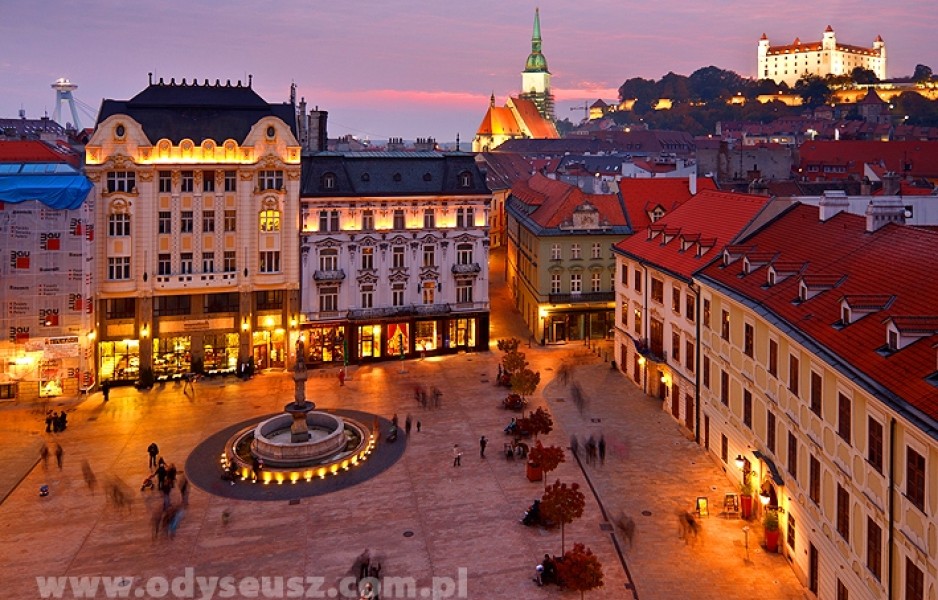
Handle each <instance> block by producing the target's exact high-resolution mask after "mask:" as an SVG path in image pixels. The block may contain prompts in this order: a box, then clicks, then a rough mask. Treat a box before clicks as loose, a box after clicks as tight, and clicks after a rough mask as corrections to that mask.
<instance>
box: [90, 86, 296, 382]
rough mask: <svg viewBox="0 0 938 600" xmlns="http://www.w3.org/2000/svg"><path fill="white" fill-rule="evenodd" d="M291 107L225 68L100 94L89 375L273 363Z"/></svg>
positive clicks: (291, 157)
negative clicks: (215, 75) (225, 75)
mask: <svg viewBox="0 0 938 600" xmlns="http://www.w3.org/2000/svg"><path fill="white" fill-rule="evenodd" d="M296 116H297V115H296V108H295V107H294V106H293V105H292V104H290V103H281V104H271V103H268V102H267V101H265V100H264V99H263V98H261V97H260V96H259V95H258V94H257V93H256V92H255V91H254V90H253V89H252V87H251V84H250V80H249V82H248V85H242V84H241V82H240V81H239V82H238V83H237V84H236V85H233V84H232V83H231V82H230V81H229V82H228V83H227V84H224V83H220V82H219V81H217V80H216V81H215V83H214V84H211V83H209V82H208V81H207V80H206V81H205V83H204V84H203V83H199V82H196V81H192V82H191V83H188V84H187V83H186V81H185V80H182V83H176V82H175V80H173V81H170V82H169V83H164V81H163V80H162V79H160V81H159V82H153V81H152V79H151V81H150V84H149V85H148V86H147V88H146V89H144V90H143V91H142V92H140V93H139V94H137V95H136V96H134V97H133V98H131V99H130V100H105V101H104V102H103V104H102V106H101V112H100V114H99V116H98V122H97V126H96V128H95V132H94V135H93V136H92V139H91V140H90V141H89V143H88V145H87V146H86V148H85V156H86V165H87V166H86V170H87V173H88V177H89V178H90V179H91V180H92V181H93V182H94V183H95V191H94V194H93V200H94V207H95V213H96V214H95V224H96V230H97V231H98V232H99V234H98V236H97V237H96V238H95V248H94V250H95V256H96V257H97V260H98V270H97V273H96V280H97V281H98V282H99V285H98V287H97V293H96V308H97V310H96V311H95V313H96V316H97V360H98V374H99V378H100V379H102V380H113V381H115V382H118V381H123V382H128V383H132V382H134V381H136V380H138V379H142V380H143V381H144V382H147V380H149V379H151V378H152V377H155V378H156V379H170V378H179V377H182V376H183V375H185V374H186V373H189V372H191V371H203V370H204V371H205V372H208V373H227V372H231V373H233V372H235V371H236V369H238V368H239V366H241V367H243V366H245V365H248V364H253V365H254V366H255V367H256V368H258V369H266V368H283V367H287V366H288V362H289V361H288V358H290V357H292V356H293V352H294V347H295V343H296V341H297V339H298V335H299V330H298V318H299V281H298V275H299V244H298V243H297V239H298V236H299V231H298V227H299V191H300V157H301V147H300V143H299V141H298V140H297V138H296Z"/></svg>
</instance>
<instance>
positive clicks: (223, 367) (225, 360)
mask: <svg viewBox="0 0 938 600" xmlns="http://www.w3.org/2000/svg"><path fill="white" fill-rule="evenodd" d="M239 343H240V336H239V335H238V334H237V333H206V334H205V336H204V337H203V338H202V356H203V358H202V360H203V370H204V371H205V373H206V374H208V375H220V374H226V373H234V372H235V370H236V369H237V368H238V345H239Z"/></svg>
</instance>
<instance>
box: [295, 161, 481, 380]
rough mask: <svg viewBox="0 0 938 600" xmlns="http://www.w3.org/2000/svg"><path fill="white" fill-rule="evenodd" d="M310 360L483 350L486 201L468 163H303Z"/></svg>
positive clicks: (304, 266)
mask: <svg viewBox="0 0 938 600" xmlns="http://www.w3.org/2000/svg"><path fill="white" fill-rule="evenodd" d="M301 195H302V225H301V230H302V231H301V235H300V241H301V243H300V247H301V255H302V267H301V274H300V277H301V296H302V318H301V321H302V322H301V329H302V334H303V337H304V339H305V340H306V350H307V356H306V361H307V362H308V363H311V364H316V363H330V362H332V363H346V364H347V363H359V362H362V361H370V360H382V359H389V358H402V357H405V356H406V357H410V356H415V355H422V354H424V353H428V354H439V353H446V352H456V351H459V350H484V349H487V348H488V339H489V337H488V336H489V292H488V252H489V241H488V219H489V205H490V203H491V198H492V194H491V192H489V190H488V188H487V187H486V185H485V178H484V177H483V176H482V174H481V173H480V172H479V170H478V168H477V167H476V164H475V160H474V157H473V156H472V155H471V154H462V153H440V152H429V151H428V152H386V153H381V154H376V153H345V154H341V153H331V152H330V153H320V154H315V155H311V156H304V157H303V183H302V191H301Z"/></svg>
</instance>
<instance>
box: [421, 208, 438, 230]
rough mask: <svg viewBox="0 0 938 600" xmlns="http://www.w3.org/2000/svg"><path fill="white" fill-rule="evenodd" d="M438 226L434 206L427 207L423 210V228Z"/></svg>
mask: <svg viewBox="0 0 938 600" xmlns="http://www.w3.org/2000/svg"><path fill="white" fill-rule="evenodd" d="M435 227H436V213H434V212H433V209H432V208H426V209H424V211H423V228H424V229H433V228H435Z"/></svg>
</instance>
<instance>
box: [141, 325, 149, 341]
mask: <svg viewBox="0 0 938 600" xmlns="http://www.w3.org/2000/svg"><path fill="white" fill-rule="evenodd" d="M149 336H150V328H149V327H147V326H146V325H144V326H143V327H141V328H140V337H142V338H146V337H149Z"/></svg>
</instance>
